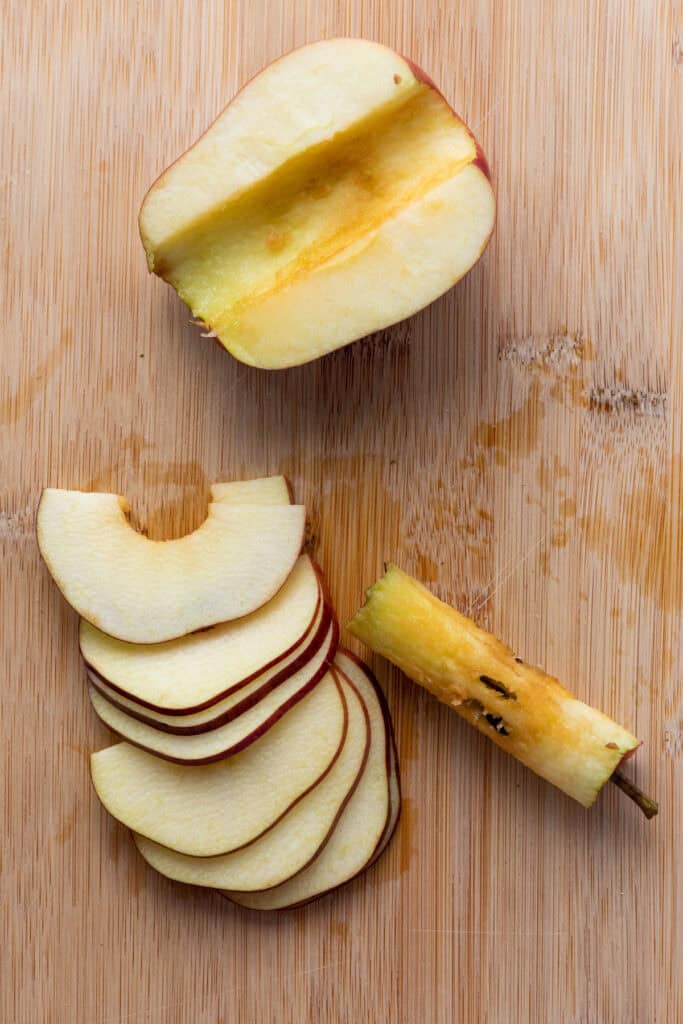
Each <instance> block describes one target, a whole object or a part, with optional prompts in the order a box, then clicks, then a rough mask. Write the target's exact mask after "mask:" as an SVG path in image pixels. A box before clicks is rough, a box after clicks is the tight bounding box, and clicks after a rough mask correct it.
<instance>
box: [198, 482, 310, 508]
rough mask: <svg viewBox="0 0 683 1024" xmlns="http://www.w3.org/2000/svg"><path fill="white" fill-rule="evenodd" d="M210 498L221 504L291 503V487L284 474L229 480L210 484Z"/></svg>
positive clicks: (292, 500) (292, 501)
mask: <svg viewBox="0 0 683 1024" xmlns="http://www.w3.org/2000/svg"><path fill="white" fill-rule="evenodd" d="M211 500H212V501H218V502H220V503H221V504H222V505H292V504H293V503H294V499H293V497H292V489H291V487H290V485H289V481H288V480H287V478H286V477H284V476H264V477H259V478H257V479H254V480H230V481H229V482H228V483H219V484H211Z"/></svg>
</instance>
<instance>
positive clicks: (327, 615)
mask: <svg viewBox="0 0 683 1024" xmlns="http://www.w3.org/2000/svg"><path fill="white" fill-rule="evenodd" d="M333 619H334V615H333V613H332V609H331V608H330V607H329V606H328V605H326V604H323V603H321V605H320V607H319V609H318V612H317V614H316V617H315V619H314V621H313V623H312V625H311V627H310V629H309V630H308V632H307V633H306V636H305V637H304V639H303V640H302V641H301V643H300V644H299V645H298V646H297V647H295V648H294V650H293V651H291V653H289V654H288V655H287V656H286V657H284V658H281V659H280V660H279V661H277V662H275V663H274V664H273V665H271V666H270V667H269V668H267V669H266V670H265V671H263V672H259V673H258V674H257V675H255V676H253V677H252V678H250V679H248V680H247V681H246V682H245V683H241V684H240V685H238V686H236V687H234V688H233V689H232V690H231V691H230V693H229V694H228V696H227V697H223V698H221V699H220V700H217V701H215V702H213V703H211V704H208V705H207V706H206V707H203V708H202V709H201V710H200V711H195V712H191V713H190V714H186V715H180V714H178V713H177V712H173V713H172V714H163V713H162V712H159V711H152V710H150V709H149V708H147V707H144V706H142V705H140V704H139V703H138V702H137V701H134V700H130V699H129V698H127V697H124V696H122V695H121V693H119V691H118V690H114V689H112V687H111V686H108V685H107V683H106V682H105V681H104V680H103V679H102V677H101V676H99V675H98V674H97V672H95V671H94V670H93V669H91V668H89V669H88V679H89V681H90V683H91V684H92V685H93V686H94V687H95V689H96V690H98V691H99V692H100V693H101V694H102V696H103V697H106V699H107V700H108V702H109V703H110V704H113V705H114V707H117V708H120V709H121V710H122V711H125V712H126V714H128V715H130V716H131V717H132V718H135V719H137V720H138V721H139V722H145V723H146V724H147V725H151V726H153V727H154V728H155V729H161V731H162V732H170V733H175V734H177V735H178V736H183V735H192V734H193V733H199V732H207V731H208V730H210V729H217V728H218V726H219V725H223V724H224V723H225V722H230V721H232V719H233V718H237V716H238V715H241V714H243V713H244V712H245V711H248V710H249V708H251V707H253V706H254V704H256V703H257V702H258V701H259V700H261V698H262V697H265V696H266V695H267V694H269V693H270V692H271V690H274V689H275V688H276V687H277V686H279V685H280V684H281V683H284V682H286V681H287V680H288V679H289V678H290V677H291V676H293V675H294V673H295V672H298V671H299V669H302V668H304V666H306V665H307V664H308V663H309V662H310V660H311V658H313V657H315V655H316V654H317V653H318V651H319V650H320V647H321V646H322V644H323V643H324V642H325V640H326V637H327V634H328V631H329V628H330V624H331V623H332V620H333Z"/></svg>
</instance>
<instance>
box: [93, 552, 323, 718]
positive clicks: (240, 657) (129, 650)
mask: <svg viewBox="0 0 683 1024" xmlns="http://www.w3.org/2000/svg"><path fill="white" fill-rule="evenodd" d="M322 615H323V586H322V576H321V573H320V572H319V570H318V569H317V568H316V566H315V565H314V563H313V562H312V560H311V559H310V557H309V556H308V555H302V556H301V557H300V558H299V559H298V560H297V562H296V563H295V565H294V568H293V569H292V572H291V574H290V576H289V577H288V579H287V580H286V581H285V583H284V584H283V586H282V587H281V588H280V590H279V591H278V592H277V594H276V595H275V596H274V597H273V598H271V600H270V601H268V602H267V603H266V604H264V605H262V606H261V607H260V608H258V609H257V610H256V611H254V612H252V613H251V615H246V616H244V617H243V618H240V619H235V620H233V621H232V622H226V623H221V624H220V625H218V626H213V627H211V628H210V629H207V630H203V631H202V632H201V633H195V634H192V635H190V636H184V637H181V638H180V639H178V640H171V641H169V642H167V643H163V644H129V643H125V642H123V641H121V640H115V639H113V638H112V637H110V636H107V635H106V634H104V633H102V632H101V631H100V630H98V629H95V627H94V626H92V625H91V624H90V623H88V622H86V621H85V620H81V625H80V645H81V654H82V655H83V658H84V659H85V661H86V663H87V665H88V667H89V668H90V669H92V670H93V671H94V672H95V673H96V674H97V676H99V677H100V678H101V679H102V680H103V681H104V682H105V683H106V684H107V685H108V686H109V687H110V688H111V689H112V690H115V691H117V692H118V693H119V694H121V696H123V697H126V698H128V699H129V700H131V701H135V702H136V703H137V704H139V705H140V706H141V707H144V708H149V709H150V710H152V711H158V712H161V713H162V714H165V715H186V714H192V713H193V712H198V711H200V710H201V709H203V708H206V707H208V706H210V705H215V704H216V703H217V702H218V701H222V700H223V699H224V698H227V697H228V696H229V695H231V694H234V693H235V691H237V690H240V689H242V688H243V687H244V686H246V685H247V684H249V683H251V682H252V681H253V680H255V679H257V678H258V677H259V676H261V675H262V674H263V673H264V672H266V671H269V670H271V669H273V668H277V667H280V668H283V669H284V668H286V667H287V666H291V665H292V664H293V663H295V662H296V658H297V657H298V656H299V655H300V654H301V653H305V651H306V647H307V646H308V644H309V643H310V642H311V640H312V639H313V638H314V637H315V631H313V634H311V630H312V627H313V626H314V624H315V623H316V621H318V622H319V620H320V617H321V616H322Z"/></svg>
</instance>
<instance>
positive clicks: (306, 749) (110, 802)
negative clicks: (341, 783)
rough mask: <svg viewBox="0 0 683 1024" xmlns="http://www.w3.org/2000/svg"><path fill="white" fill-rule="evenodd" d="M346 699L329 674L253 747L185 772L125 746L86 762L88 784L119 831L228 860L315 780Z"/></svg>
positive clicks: (325, 765)
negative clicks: (123, 828) (226, 856)
mask: <svg viewBox="0 0 683 1024" xmlns="http://www.w3.org/2000/svg"><path fill="white" fill-rule="evenodd" d="M347 721H348V715H347V709H346V700H345V697H344V694H343V692H342V689H341V686H340V685H339V684H338V683H337V681H336V679H335V677H334V675H333V674H332V673H331V672H329V673H328V674H327V676H326V677H325V678H324V679H323V680H322V681H321V682H320V684H319V685H318V686H316V687H315V689H314V690H313V691H312V692H311V693H310V694H309V695H308V696H307V697H306V699H305V700H303V701H301V703H300V704H298V705H297V707H295V708H294V709H293V710H292V711H291V712H290V713H289V714H287V715H285V716H284V717H283V718H282V719H281V721H280V722H278V723H277V725H276V726H274V727H273V728H272V729H270V730H269V731H268V732H267V733H266V735H265V736H263V737H262V738H261V739H260V740H259V741H258V742H257V743H253V744H252V745H251V746H249V747H248V748H247V749H246V750H244V751H242V752H241V753H240V754H236V755H235V756H234V757H230V758H227V759H226V760H222V761H219V762H218V763H216V764H211V765H204V766H202V767H188V766H186V765H177V764H173V763H172V762H170V761H166V760H164V759H163V758H158V757H155V756H154V755H153V754H148V753H147V752H146V751H144V750H140V749H139V748H138V747H134V746H132V745H131V744H129V743H118V744H116V746H113V747H108V748H107V749H105V750H100V751H98V752H97V753H95V754H93V755H92V758H91V772H92V780H93V784H94V786H95V790H96V792H97V795H98V797H99V799H100V801H101V802H102V804H103V805H104V807H105V808H106V809H107V810H108V811H109V813H110V814H111V815H112V816H113V817H114V818H116V819H117V820H118V821H120V822H121V823H122V824H123V825H126V826H127V827H128V828H130V829H132V830H133V831H134V832H138V833H140V835H143V836H145V837H146V838H147V839H152V840H153V841H154V842H156V843H160V844H161V845H162V846H167V847H169V848H170V849H172V850H177V851H178V852H179V853H187V854H190V855H192V856H195V857H212V856H215V855H216V854H219V853H228V852H229V851H232V850H236V849H238V848H239V847H241V846H245V845H246V844H247V843H250V842H252V841H253V840H254V839H256V838H257V837H258V836H260V835H263V833H264V832H266V831H267V830H268V829H269V828H271V827H272V826H273V825H274V824H275V823H276V822H277V821H279V820H280V818H282V817H283V815H284V814H286V813H287V811H288V810H289V809H290V808H291V807H293V806H294V805H295V804H296V803H297V801H299V800H301V799H302V798H303V797H304V796H305V795H306V794H307V793H308V792H310V791H311V790H312V789H313V787H314V786H315V785H317V784H318V783H319V782H321V781H322V780H323V778H324V777H325V776H326V775H327V773H328V772H329V771H330V770H331V768H332V765H333V764H334V762H335V760H336V758H337V757H338V756H339V754H340V752H341V749H342V746H343V744H344V741H345V738H346V729H347Z"/></svg>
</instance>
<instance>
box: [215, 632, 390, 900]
mask: <svg viewBox="0 0 683 1024" xmlns="http://www.w3.org/2000/svg"><path fill="white" fill-rule="evenodd" d="M335 667H337V668H338V669H339V670H340V671H341V672H342V674H343V675H344V676H346V678H347V679H348V680H349V681H350V682H352V683H353V685H354V686H355V687H356V688H357V690H358V692H359V693H360V694H361V696H362V698H363V701H364V702H365V705H366V707H367V709H368V714H369V718H370V751H369V754H368V759H367V762H366V765H365V770H364V771H363V774H362V775H361V778H360V781H359V782H358V785H357V787H356V789H355V790H354V792H353V794H352V796H351V798H350V800H349V801H348V803H347V804H346V807H345V808H344V811H343V812H342V814H341V816H340V818H339V820H338V822H337V824H336V826H335V829H334V831H333V833H332V835H331V836H330V838H329V840H328V841H327V843H326V844H325V846H324V847H323V848H322V850H321V852H320V854H319V855H318V856H317V857H316V858H315V860H314V861H312V863H311V864H310V865H309V866H308V867H307V868H305V869H304V870H303V871H300V872H299V873H298V874H297V875H295V876H294V877H293V878H290V879H289V880H288V881H286V882H283V883H282V884H281V885H278V886H276V887H275V888H272V889H268V890H266V891H265V892H258V893H256V892H251V893H244V892H236V891H235V890H234V889H230V890H227V891H225V890H223V891H224V894H225V895H226V896H228V898H229V899H231V900H233V901H234V902H235V903H239V904H240V905H241V906H244V907H251V908H253V909H254V910H279V909H283V908H285V907H293V906H297V905H299V904H300V903H306V902H308V901H309V900H312V899H315V897H317V896H321V895H322V894H323V893H324V892H327V891H329V890H330V889H336V888H337V887H338V886H340V885H343V884H344V883H345V882H348V881H350V880H351V879H352V878H353V877H355V875H357V874H358V873H359V872H360V871H362V870H363V868H365V867H366V866H367V865H368V864H369V863H370V862H371V861H372V860H373V858H374V856H375V854H376V853H377V851H378V850H379V847H380V844H381V843H382V841H383V840H384V839H385V837H386V835H387V826H388V824H389V823H390V821H391V816H392V807H391V805H390V785H391V784H390V776H391V765H392V740H391V735H390V730H389V729H387V722H388V717H386V712H385V709H384V699H383V697H382V696H381V692H380V691H379V689H378V688H377V686H376V683H375V681H374V679H373V678H372V676H371V675H370V673H368V672H366V671H365V670H364V668H362V667H361V665H360V663H359V662H357V661H356V660H355V659H353V658H351V657H349V656H348V655H347V654H345V653H342V652H338V653H337V657H336V659H335Z"/></svg>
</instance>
